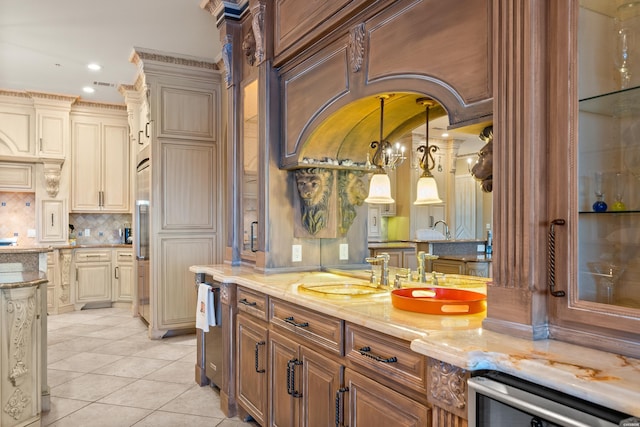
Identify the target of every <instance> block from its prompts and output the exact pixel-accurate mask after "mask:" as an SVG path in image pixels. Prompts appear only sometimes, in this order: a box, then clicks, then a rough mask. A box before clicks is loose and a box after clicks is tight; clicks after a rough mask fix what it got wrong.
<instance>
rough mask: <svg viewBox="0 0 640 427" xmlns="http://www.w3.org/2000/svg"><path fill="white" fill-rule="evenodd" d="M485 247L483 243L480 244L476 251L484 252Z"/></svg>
mask: <svg viewBox="0 0 640 427" xmlns="http://www.w3.org/2000/svg"><path fill="white" fill-rule="evenodd" d="M484 250H485V248H484V245H483V244H479V245H478V247H477V248H476V252H484Z"/></svg>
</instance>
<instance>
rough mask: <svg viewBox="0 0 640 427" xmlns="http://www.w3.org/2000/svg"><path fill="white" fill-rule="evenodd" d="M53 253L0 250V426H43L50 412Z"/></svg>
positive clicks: (44, 249) (46, 249) (45, 249)
mask: <svg viewBox="0 0 640 427" xmlns="http://www.w3.org/2000/svg"><path fill="white" fill-rule="evenodd" d="M48 252H51V248H50V247H29V248H22V247H16V246H10V247H3V248H0V320H1V322H0V341H1V342H2V343H3V344H2V346H0V359H1V360H2V363H0V365H1V366H2V372H1V375H0V376H1V378H2V379H1V380H0V404H1V406H0V407H1V408H2V413H1V414H0V425H2V426H7V427H10V426H32V425H34V426H35V425H40V414H41V412H42V411H48V410H49V405H50V401H49V399H50V398H49V386H48V382H47V316H46V307H47V306H46V289H47V276H46V270H47V253H48Z"/></svg>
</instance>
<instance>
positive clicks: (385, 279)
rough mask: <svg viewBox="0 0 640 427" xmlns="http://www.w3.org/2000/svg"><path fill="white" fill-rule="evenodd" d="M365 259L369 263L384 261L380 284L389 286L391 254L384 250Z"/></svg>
mask: <svg viewBox="0 0 640 427" xmlns="http://www.w3.org/2000/svg"><path fill="white" fill-rule="evenodd" d="M365 261H367V262H368V263H369V264H378V263H382V272H381V274H380V286H384V287H388V286H389V254H388V253H386V252H383V253H381V254H378V255H376V256H375V257H367V258H365ZM372 277H373V276H372Z"/></svg>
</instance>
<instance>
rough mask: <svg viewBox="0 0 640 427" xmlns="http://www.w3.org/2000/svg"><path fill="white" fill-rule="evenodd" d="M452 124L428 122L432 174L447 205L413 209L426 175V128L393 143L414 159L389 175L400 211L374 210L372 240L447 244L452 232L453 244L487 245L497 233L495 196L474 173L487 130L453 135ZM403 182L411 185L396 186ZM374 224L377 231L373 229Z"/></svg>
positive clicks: (373, 207)
mask: <svg viewBox="0 0 640 427" xmlns="http://www.w3.org/2000/svg"><path fill="white" fill-rule="evenodd" d="M448 124H449V119H448V117H447V116H446V115H445V116H441V117H438V118H436V119H434V120H430V122H429V145H435V146H437V147H438V150H437V151H436V152H435V154H434V168H433V169H432V170H431V173H432V174H433V176H434V177H435V179H436V182H437V184H438V191H439V195H440V198H441V199H442V200H443V203H438V204H432V205H421V206H415V205H414V204H413V200H414V199H415V188H414V183H416V182H417V181H418V178H419V176H420V173H421V170H420V168H419V166H418V159H419V154H417V151H416V150H417V148H418V147H419V146H420V145H424V144H425V134H426V131H425V129H426V125H425V124H423V125H420V126H418V127H417V128H415V129H413V130H412V131H411V132H410V133H409V134H407V135H404V136H403V137H402V138H400V139H399V140H398V141H391V142H392V143H395V142H400V143H401V144H403V145H404V146H405V147H406V149H407V151H410V153H411V154H410V156H409V157H410V158H409V159H408V160H407V161H405V162H404V163H403V164H401V165H400V166H399V167H398V168H397V169H396V170H395V171H393V173H391V174H390V175H391V176H390V177H391V181H392V184H391V185H392V197H393V198H394V199H395V200H396V203H395V206H392V207H386V206H383V205H371V206H370V207H369V209H370V219H369V223H370V230H369V240H370V241H404V240H437V239H445V238H446V234H447V231H448V232H449V235H450V238H451V239H452V240H486V238H487V231H488V230H491V229H492V205H493V197H492V193H491V192H486V191H483V189H482V186H481V184H480V182H479V181H478V180H476V179H475V178H474V176H473V175H472V173H471V171H472V168H473V166H474V165H475V163H476V162H477V160H478V153H479V152H480V150H481V149H482V148H483V147H484V146H485V145H486V142H485V141H483V140H482V139H481V138H480V136H479V135H480V132H481V131H482V129H483V127H482V126H478V127H474V128H473V129H472V130H469V129H463V130H448V129H447V128H448ZM473 130H476V132H472V131H473ZM402 182H405V183H407V182H409V183H411V185H399V184H396V183H402ZM372 210H373V215H374V217H372V213H371V211H372ZM375 215H377V216H378V217H377V218H376V217H375ZM373 224H375V225H377V227H373V229H372V227H371V225H373Z"/></svg>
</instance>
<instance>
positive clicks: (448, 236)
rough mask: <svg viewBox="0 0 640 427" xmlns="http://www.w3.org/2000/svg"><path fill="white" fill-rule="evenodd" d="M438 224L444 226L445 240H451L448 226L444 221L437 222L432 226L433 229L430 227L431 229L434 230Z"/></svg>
mask: <svg viewBox="0 0 640 427" xmlns="http://www.w3.org/2000/svg"><path fill="white" fill-rule="evenodd" d="M438 224H442V225H443V226H444V237H445V238H446V239H447V240H451V233H449V225H448V224H447V223H446V222H445V221H444V220H442V219H439V220H437V221H436V222H435V224H433V227H431V229H432V230H435V229H436V226H437V225H438Z"/></svg>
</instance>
